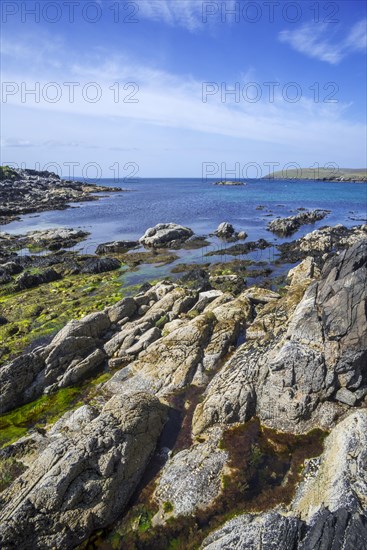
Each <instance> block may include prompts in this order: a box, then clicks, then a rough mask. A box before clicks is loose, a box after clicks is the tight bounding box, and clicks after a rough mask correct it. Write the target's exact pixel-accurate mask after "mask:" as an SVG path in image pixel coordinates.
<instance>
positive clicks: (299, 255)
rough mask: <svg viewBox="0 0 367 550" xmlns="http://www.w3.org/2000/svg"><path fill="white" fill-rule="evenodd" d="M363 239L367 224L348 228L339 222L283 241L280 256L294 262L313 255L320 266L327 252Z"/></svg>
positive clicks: (332, 251) (285, 260)
mask: <svg viewBox="0 0 367 550" xmlns="http://www.w3.org/2000/svg"><path fill="white" fill-rule="evenodd" d="M363 239H364V240H367V225H361V226H357V227H352V228H347V227H345V226H344V225H340V224H339V225H335V226H333V227H323V228H321V229H315V231H312V232H311V233H307V235H305V236H304V237H301V238H300V239H297V240H296V241H291V242H289V243H282V244H280V245H278V247H277V248H278V249H279V250H280V253H281V256H280V257H281V260H282V261H284V262H287V263H294V262H298V261H300V260H303V259H305V258H306V257H308V256H312V257H313V258H314V260H315V261H317V262H318V265H319V267H320V266H321V265H322V264H323V260H322V258H323V257H324V255H325V254H328V253H334V252H336V251H338V250H344V249H345V248H349V247H350V246H353V245H354V244H356V243H357V242H359V241H361V240H363Z"/></svg>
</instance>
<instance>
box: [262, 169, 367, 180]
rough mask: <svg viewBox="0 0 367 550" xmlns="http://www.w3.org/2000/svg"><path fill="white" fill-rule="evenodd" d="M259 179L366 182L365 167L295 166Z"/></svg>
mask: <svg viewBox="0 0 367 550" xmlns="http://www.w3.org/2000/svg"><path fill="white" fill-rule="evenodd" d="M316 176H317V177H316ZM261 179H263V180H266V179H269V180H296V181H297V180H311V181H326V182H327V181H331V182H340V183H345V182H354V183H359V182H361V183H364V182H367V168H339V167H337V166H335V167H332V166H330V167H328V168H326V167H325V168H320V167H319V168H314V169H313V168H301V167H299V168H295V169H291V168H290V169H287V170H278V171H277V172H272V173H270V174H268V175H267V176H264V177H262V178H261Z"/></svg>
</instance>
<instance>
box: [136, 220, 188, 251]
mask: <svg viewBox="0 0 367 550" xmlns="http://www.w3.org/2000/svg"><path fill="white" fill-rule="evenodd" d="M193 234H194V233H193V231H192V230H191V229H189V228H188V227H183V226H182V225H178V224H176V223H159V224H158V225H156V226H155V227H151V228H149V229H147V231H146V232H145V233H144V235H143V236H142V237H141V238H140V239H139V242H140V244H142V245H144V246H148V247H152V248H164V247H174V246H178V245H180V244H182V243H183V242H185V241H186V240H187V239H189V238H190V237H191V236H192V235H193Z"/></svg>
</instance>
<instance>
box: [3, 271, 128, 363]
mask: <svg viewBox="0 0 367 550" xmlns="http://www.w3.org/2000/svg"><path fill="white" fill-rule="evenodd" d="M120 275H121V273H120V272H119V271H117V272H109V273H102V274H97V275H94V274H93V275H81V274H79V275H70V276H67V277H64V278H63V279H61V280H60V281H54V282H51V283H46V284H43V285H40V286H39V287H37V288H32V289H29V290H24V291H21V292H16V293H14V292H13V293H8V294H5V289H3V292H4V294H3V295H1V294H0V313H1V315H3V316H4V317H6V319H7V320H8V321H9V322H8V323H7V324H6V325H2V326H0V342H1V344H0V364H1V363H3V362H5V361H7V360H9V359H10V358H11V357H15V356H17V355H19V354H20V353H22V352H24V351H25V350H26V349H27V347H28V346H30V345H33V346H35V345H42V344H44V343H45V342H46V341H47V338H48V339H50V338H51V337H52V336H53V335H54V334H55V333H56V332H57V331H58V330H60V329H61V328H62V327H63V326H65V325H66V323H68V322H69V321H70V320H71V319H80V318H81V317H84V316H85V315H87V314H89V313H93V312H95V311H100V310H103V309H104V308H105V307H106V306H109V305H113V304H114V303H116V302H118V301H119V300H121V299H122V298H123V297H124V293H123V288H122V281H121V280H120ZM6 286H7V285H6ZM6 292H9V289H7V290H6Z"/></svg>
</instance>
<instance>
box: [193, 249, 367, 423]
mask: <svg viewBox="0 0 367 550" xmlns="http://www.w3.org/2000/svg"><path fill="white" fill-rule="evenodd" d="M307 274H308V275H309V272H308V273H307ZM293 277H294V273H293ZM366 281H367V247H366V241H364V240H362V241H360V243H359V244H356V245H354V246H353V247H351V248H349V249H348V250H346V251H344V252H342V253H341V254H340V255H338V256H334V257H332V258H331V259H330V260H329V261H328V262H327V263H326V265H325V266H324V268H323V271H322V274H321V279H320V281H319V282H317V281H316V282H314V283H312V284H311V285H310V286H309V287H308V288H307V286H308V284H309V282H310V280H309V279H308V278H306V279H303V281H302V282H300V283H299V284H298V285H296V284H295V285H293V286H292V287H290V290H289V292H288V294H287V295H286V296H285V297H284V298H282V299H280V300H277V301H272V302H269V303H268V304H267V305H265V306H263V308H262V310H261V311H260V312H259V314H258V316H257V318H256V319H255V321H254V323H253V324H252V325H250V326H249V327H248V329H247V339H248V342H247V343H246V344H244V345H243V346H242V347H241V348H240V349H239V350H238V351H237V352H236V354H235V355H234V356H233V357H232V358H231V360H230V361H229V362H228V363H227V364H226V365H225V367H224V368H223V369H222V370H221V371H220V372H219V373H218V374H217V375H216V376H215V377H214V379H213V380H212V382H211V383H210V384H209V386H208V388H207V390H206V394H205V399H204V401H203V402H202V403H201V404H199V406H198V407H197V411H196V412H195V415H194V420H193V429H194V432H195V433H199V432H201V431H202V430H204V429H205V428H206V427H208V426H211V425H213V424H215V423H218V422H219V423H232V422H244V421H246V420H247V419H248V418H249V417H250V416H251V415H252V414H254V413H255V411H256V413H257V414H258V415H259V416H260V418H261V420H262V422H264V423H265V424H267V425H269V426H272V427H275V428H277V429H281V430H284V431H290V432H303V431H307V430H309V429H310V428H312V427H314V426H318V425H319V426H320V425H321V426H324V427H330V426H331V425H333V423H334V421H335V418H336V417H337V416H338V415H340V414H342V413H343V411H344V410H345V407H346V405H349V406H353V405H355V404H358V403H360V402H361V401H362V400H363V399H364V397H365V396H366V395H367V371H366V368H365V365H366V364H367V320H366V309H365V303H366V298H367V285H366ZM305 288H307V290H306V292H305V294H304V296H303V297H302V294H303V292H304V290H305ZM250 298H251V297H250ZM298 302H299V303H298ZM297 303H298V305H297Z"/></svg>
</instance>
